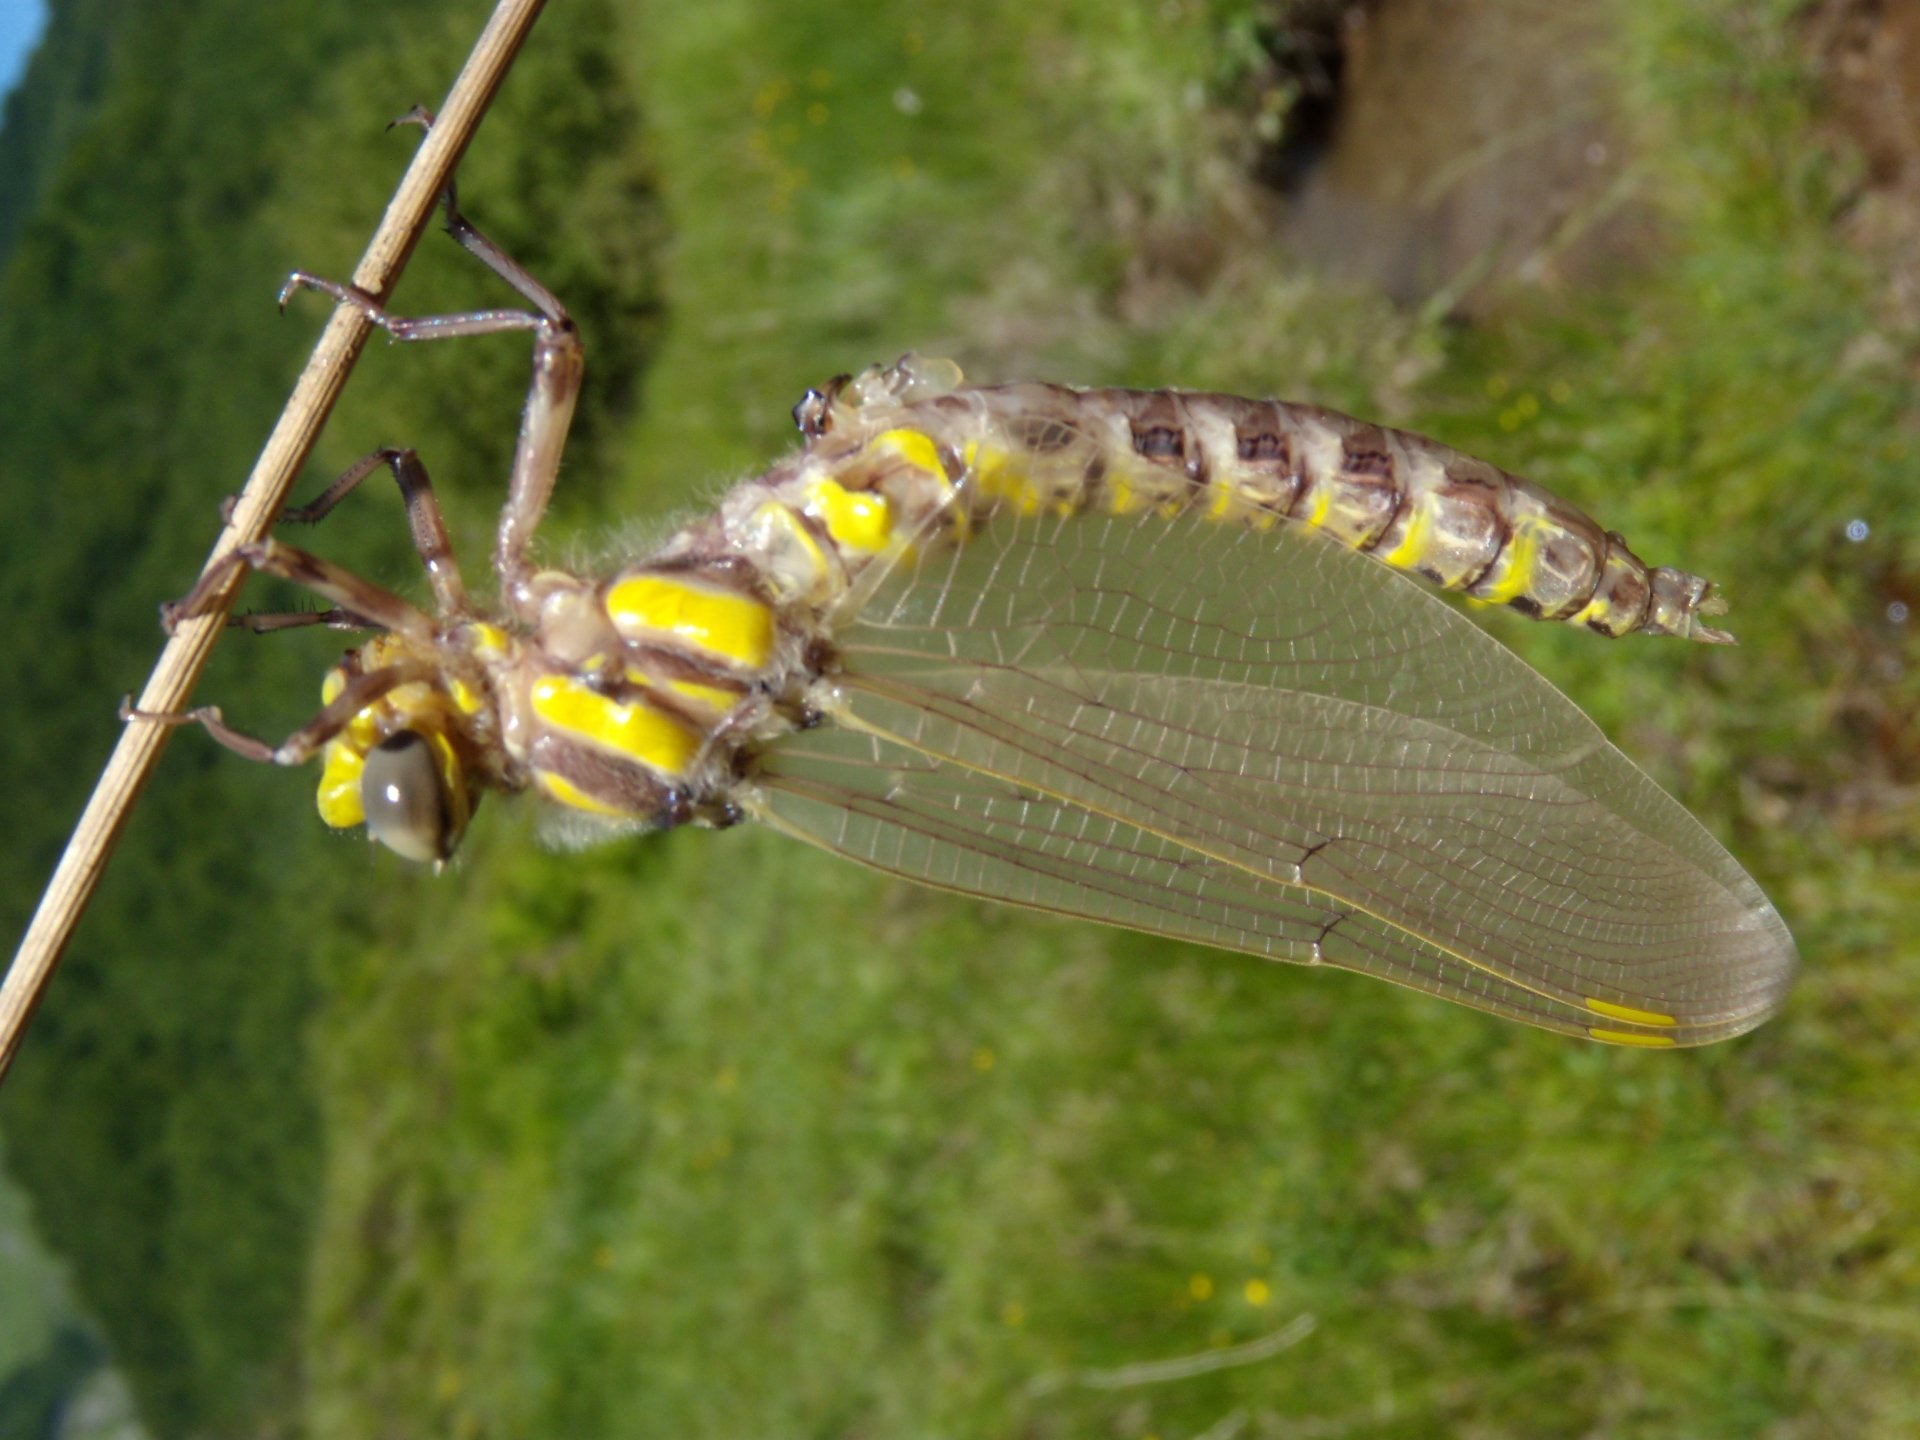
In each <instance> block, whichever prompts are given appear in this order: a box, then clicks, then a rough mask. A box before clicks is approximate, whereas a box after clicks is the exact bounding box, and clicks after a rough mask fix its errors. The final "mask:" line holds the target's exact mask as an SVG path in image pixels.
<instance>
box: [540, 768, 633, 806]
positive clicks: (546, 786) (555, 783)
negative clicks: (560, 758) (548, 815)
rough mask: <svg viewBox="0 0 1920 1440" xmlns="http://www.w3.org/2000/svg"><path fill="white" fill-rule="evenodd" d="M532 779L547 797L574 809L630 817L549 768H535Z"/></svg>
mask: <svg viewBox="0 0 1920 1440" xmlns="http://www.w3.org/2000/svg"><path fill="white" fill-rule="evenodd" d="M533 779H534V783H535V784H537V785H538V786H539V787H540V789H541V791H542V792H543V793H544V794H545V795H546V796H547V798H548V799H550V800H557V801H559V802H560V803H561V804H562V805H569V806H572V807H573V808H574V809H575V810H584V811H586V812H587V814H589V815H609V816H616V817H624V818H631V817H629V816H627V812H626V811H624V810H622V809H620V808H619V807H618V806H617V805H607V804H604V803H602V802H601V801H599V800H596V799H594V798H593V796H591V795H589V794H587V792H586V791H584V790H582V789H581V788H580V787H579V786H578V785H576V784H574V783H573V782H572V781H571V780H568V779H567V778H565V777H564V776H561V775H555V774H554V773H553V772H552V771H551V770H536V771H534V773H533Z"/></svg>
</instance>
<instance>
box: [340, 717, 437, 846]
mask: <svg viewBox="0 0 1920 1440" xmlns="http://www.w3.org/2000/svg"><path fill="white" fill-rule="evenodd" d="M360 803H361V805H362V807H363V808H364V809H365V810H366V812H367V834H369V835H371V836H372V837H373V838H374V839H375V840H378V841H379V842H380V843H381V844H382V845H384V846H386V847H387V848H388V849H389V850H391V851H393V853H394V854H396V855H400V856H403V857H405V858H406V859H408V860H418V861H421V862H423V863H425V862H430V861H440V860H445V859H446V858H447V857H448V856H449V855H451V854H452V853H453V847H454V843H455V842H456V841H457V840H458V839H459V838H460V837H459V834H458V832H457V831H456V829H455V827H454V824H453V816H452V813H451V808H452V807H451V806H450V805H449V804H448V802H447V792H446V787H445V785H444V784H443V783H442V781H441V779H440V767H439V765H438V764H436V763H435V760H434V755H433V746H432V745H430V744H428V743H427V740H426V737H425V736H423V735H421V734H420V733H419V732H418V731H415V730H402V731H400V732H399V733H397V734H394V735H389V736H388V737H387V738H386V739H384V740H382V741H381V742H380V743H379V744H378V745H376V746H375V747H374V748H373V750H372V751H371V752H370V753H369V754H368V755H367V764H366V769H365V770H364V771H362V773H361V776H360Z"/></svg>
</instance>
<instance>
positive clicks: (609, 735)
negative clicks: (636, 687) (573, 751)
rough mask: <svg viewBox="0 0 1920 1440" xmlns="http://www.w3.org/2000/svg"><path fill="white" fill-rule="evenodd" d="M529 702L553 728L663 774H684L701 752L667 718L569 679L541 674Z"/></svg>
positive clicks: (691, 736) (695, 740)
mask: <svg viewBox="0 0 1920 1440" xmlns="http://www.w3.org/2000/svg"><path fill="white" fill-rule="evenodd" d="M530 698H531V701H532V705H533V713H534V714H535V715H536V716H538V717H539V719H540V720H541V721H542V722H544V723H545V724H547V725H548V726H550V727H552V728H553V729H555V730H558V731H560V732H561V733H562V734H565V735H567V736H570V737H571V738H573V739H576V740H580V741H584V742H585V743H587V744H589V745H593V746H595V747H597V748H599V749H601V750H606V751H610V752H612V753H613V754H616V755H620V756H623V757H624V758H626V759H629V760H637V761H639V762H640V763H641V764H642V765H645V766H647V767H648V768H649V769H651V770H655V771H658V772H659V773H660V774H662V775H666V776H669V777H678V776H681V775H684V774H685V773H686V771H687V769H688V768H689V767H690V766H691V765H692V764H693V761H694V757H695V756H696V755H698V754H699V751H700V736H699V735H698V734H697V733H695V732H694V731H693V730H691V729H689V728H688V727H686V726H685V725H682V724H681V723H680V722H679V721H677V720H675V719H674V718H673V717H672V716H670V715H666V714H664V713H662V712H661V711H659V710H656V709H654V708H653V707H652V706H650V705H648V704H646V703H645V701H644V700H636V701H632V702H622V701H618V700H614V699H611V698H609V697H608V696H605V695H602V694H600V693H599V692H598V691H597V690H594V689H593V688H592V687H591V686H589V685H586V684H584V683H583V682H581V681H579V680H577V679H575V678H574V677H573V676H571V675H543V676H541V677H540V678H539V679H538V680H536V681H534V682H533V688H532V691H531V695H530Z"/></svg>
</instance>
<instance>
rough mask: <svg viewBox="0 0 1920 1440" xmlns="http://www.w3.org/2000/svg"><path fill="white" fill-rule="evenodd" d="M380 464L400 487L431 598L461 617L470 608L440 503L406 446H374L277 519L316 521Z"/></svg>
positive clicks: (302, 522)
mask: <svg viewBox="0 0 1920 1440" xmlns="http://www.w3.org/2000/svg"><path fill="white" fill-rule="evenodd" d="M382 465H384V466H386V467H387V468H388V469H390V470H391V471H393V478H394V480H395V482H396V483H398V485H399V486H400V497H401V499H402V500H404V501H405V502H406V506H407V528H408V530H409V531H410V532H411V533H412V535H413V548H414V549H415V550H416V551H418V552H419V555H420V563H421V564H422V565H424V566H425V567H426V571H427V580H428V581H429V582H430V583H431V584H432V586H433V598H434V599H435V600H436V601H437V602H438V603H439V607H440V613H441V614H442V615H443V616H446V615H465V614H467V613H469V610H470V607H469V605H468V601H467V587H466V584H465V582H463V581H462V580H461V578H460V562H459V561H458V560H457V559H456V558H455V557H454V553H453V540H452V538H451V537H450V536H449V535H448V534H447V524H446V521H445V519H444V518H442V516H441V514H440V502H439V501H438V500H437V499H435V498H434V493H433V482H432V481H431V480H429V479H428V478H427V467H426V466H424V465H422V464H421V463H420V457H419V456H418V455H417V454H416V453H415V452H414V451H412V450H410V449H405V450H402V449H393V448H388V449H384V450H376V451H374V452H373V454H371V455H369V456H367V457H366V458H365V459H363V460H360V461H358V462H357V463H355V464H354V465H353V466H351V467H350V468H349V469H348V470H347V471H346V473H345V474H343V475H342V476H341V477H340V478H339V479H338V480H335V481H334V482H333V483H332V484H331V485H329V486H328V487H327V488H326V490H325V491H323V492H322V493H321V495H320V497H319V498H318V499H317V500H314V501H311V502H310V503H308V504H306V505H301V506H298V507H296V508H294V509H291V510H288V511H287V512H286V513H285V514H284V515H282V516H281V517H280V518H281V520H282V521H283V522H285V523H290V524H294V525H317V524H319V523H320V521H322V520H324V519H325V518H326V517H327V516H328V515H329V514H330V513H331V512H332V510H333V507H334V506H336V505H338V504H339V503H340V502H341V501H342V500H344V499H345V498H346V497H347V496H348V495H349V494H350V493H352V491H353V490H354V488H355V487H356V486H358V485H359V484H360V482H361V481H362V480H364V479H366V478H367V476H369V475H371V474H372V473H373V472H374V471H376V470H378V469H379V468H380V467H381V466H382Z"/></svg>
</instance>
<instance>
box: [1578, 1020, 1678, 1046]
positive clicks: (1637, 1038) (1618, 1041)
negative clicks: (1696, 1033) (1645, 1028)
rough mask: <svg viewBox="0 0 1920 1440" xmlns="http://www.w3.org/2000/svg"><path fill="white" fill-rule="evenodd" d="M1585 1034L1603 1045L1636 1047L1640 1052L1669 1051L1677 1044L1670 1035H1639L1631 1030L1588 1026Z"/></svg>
mask: <svg viewBox="0 0 1920 1440" xmlns="http://www.w3.org/2000/svg"><path fill="white" fill-rule="evenodd" d="M1587 1034H1588V1035H1590V1036H1591V1037H1592V1038H1593V1039H1595V1040H1598V1041H1600V1043H1601V1044H1603V1045H1627V1046H1636V1047H1638V1048H1640V1049H1642V1050H1671V1049H1673V1047H1674V1046H1675V1045H1676V1044H1678V1043H1679V1042H1678V1041H1676V1040H1675V1039H1674V1038H1673V1036H1671V1035H1641V1034H1638V1033H1636V1032H1634V1031H1632V1030H1603V1029H1601V1028H1600V1027H1599V1026H1597V1025H1589V1026H1588V1027H1587Z"/></svg>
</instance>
